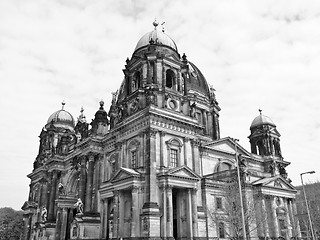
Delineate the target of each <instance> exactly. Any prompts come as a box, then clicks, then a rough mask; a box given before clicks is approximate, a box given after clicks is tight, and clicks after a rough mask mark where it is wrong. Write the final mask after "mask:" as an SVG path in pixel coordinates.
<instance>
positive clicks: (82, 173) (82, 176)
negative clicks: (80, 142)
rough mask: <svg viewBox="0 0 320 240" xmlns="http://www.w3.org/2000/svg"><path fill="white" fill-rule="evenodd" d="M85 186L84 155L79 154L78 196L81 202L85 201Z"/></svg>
mask: <svg viewBox="0 0 320 240" xmlns="http://www.w3.org/2000/svg"><path fill="white" fill-rule="evenodd" d="M85 187H86V156H81V166H80V182H79V197H80V199H81V201H82V202H83V203H84V202H85V193H86V189H85Z"/></svg>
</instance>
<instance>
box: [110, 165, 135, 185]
mask: <svg viewBox="0 0 320 240" xmlns="http://www.w3.org/2000/svg"><path fill="white" fill-rule="evenodd" d="M140 176H141V174H140V173H139V172H137V171H135V170H133V169H130V168H123V167H122V168H120V169H119V170H118V171H117V172H116V174H115V175H114V176H113V177H112V178H111V182H116V181H120V180H124V179H128V178H134V177H140Z"/></svg>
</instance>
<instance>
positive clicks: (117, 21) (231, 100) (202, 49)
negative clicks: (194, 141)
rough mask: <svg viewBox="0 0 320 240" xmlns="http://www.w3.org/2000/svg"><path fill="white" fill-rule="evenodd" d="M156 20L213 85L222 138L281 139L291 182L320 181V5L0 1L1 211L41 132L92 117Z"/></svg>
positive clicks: (21, 192)
mask: <svg viewBox="0 0 320 240" xmlns="http://www.w3.org/2000/svg"><path fill="white" fill-rule="evenodd" d="M155 17H156V18H157V20H158V21H159V22H165V29H166V33H167V34H168V35H169V36H171V38H172V39H174V41H175V43H176V44H177V46H178V50H179V53H180V54H181V55H182V54H183V53H186V55H187V57H188V60H190V61H192V62H193V63H194V64H195V65H196V66H197V67H198V68H199V69H200V70H201V71H202V73H203V74H204V76H205V77H206V79H207V81H208V83H209V84H211V85H213V87H214V88H215V89H216V96H217V100H218V101H219V104H220V107H221V109H222V110H221V112H220V128H221V137H226V136H231V137H234V138H238V139H240V144H241V145H242V146H244V147H245V148H246V149H247V150H250V146H249V141H248V138H247V137H248V136H249V134H250V131H249V127H250V124H251V122H252V120H253V119H254V118H255V117H256V116H257V115H258V114H259V112H258V109H259V108H261V109H262V113H263V114H264V115H266V116H269V117H270V118H271V119H272V120H273V122H274V123H275V124H276V125H277V129H278V131H279V132H280V133H281V135H282V136H281V147H282V154H283V156H284V159H285V160H286V161H289V162H291V165H290V166H289V167H288V168H287V170H288V173H289V177H290V178H291V179H292V180H293V184H294V185H299V184H300V175H299V174H300V173H301V172H305V171H310V170H315V171H316V174H313V175H305V178H304V179H305V181H306V182H308V181H315V180H317V179H319V174H320V163H319V162H320V157H319V152H318V149H319V148H320V120H319V118H320V111H319V108H320V107H319V106H320V82H319V80H320V1H308V0H303V1H294V0H288V1H279V0H275V1H271V0H269V1H263V0H259V1H256V0H252V1H244V0H242V1H239V0H237V1H231V0H223V1H221V0H220V1H213V0H208V1H186V0H175V1H172V0H171V1H170V0H168V1H159V0H158V1H150V0H145V1H128V0H127V1H125V0H114V1H111V0H110V1H109V0H105V1H102V0H101V1H94V0H90V1H89V0H88V1H85V0H60V1H58V0H57V1H42V0H28V1H25V0H2V1H0V83H1V85H0V110H1V113H0V114H1V118H0V137H1V140H0V141H1V142H0V143H1V144H0V161H1V168H0V188H1V194H0V207H4V206H10V207H13V208H15V209H20V207H21V206H22V204H23V203H24V201H26V200H27V197H28V191H29V187H28V185H29V183H30V181H29V179H28V178H27V177H26V175H27V174H28V173H30V172H31V171H32V167H33V165H32V164H33V161H34V159H35V157H36V155H37V152H38V147H39V138H38V136H39V134H40V132H41V129H42V127H43V126H44V125H45V124H46V122H47V119H48V117H49V116H50V115H51V114H52V113H53V112H55V111H57V110H59V109H60V108H61V102H62V101H63V100H65V102H66V106H65V110H67V111H69V112H70V113H71V114H72V115H73V116H74V118H75V119H76V118H77V116H79V114H80V108H81V107H82V106H83V107H84V109H85V111H84V113H85V115H86V117H87V120H89V121H91V119H92V118H93V117H94V113H95V112H96V111H97V110H98V108H99V101H100V100H101V99H103V100H104V101H105V107H106V109H109V106H110V102H111V92H113V91H116V90H117V89H118V88H119V87H120V84H121V81H122V79H123V72H122V69H123V68H124V64H125V60H126V58H127V57H131V55H132V53H133V50H134V48H135V46H136V43H137V42H138V40H139V39H140V37H141V36H142V35H144V34H145V33H147V32H149V31H151V30H153V26H152V22H153V21H154V19H155Z"/></svg>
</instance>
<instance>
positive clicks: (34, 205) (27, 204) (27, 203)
mask: <svg viewBox="0 0 320 240" xmlns="http://www.w3.org/2000/svg"><path fill="white" fill-rule="evenodd" d="M37 207H38V204H37V203H35V202H31V201H25V202H24V204H23V205H22V207H21V209H22V210H24V211H26V210H28V209H30V208H37Z"/></svg>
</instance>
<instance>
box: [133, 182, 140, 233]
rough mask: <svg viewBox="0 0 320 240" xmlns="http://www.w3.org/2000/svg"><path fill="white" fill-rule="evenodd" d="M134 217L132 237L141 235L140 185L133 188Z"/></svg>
mask: <svg viewBox="0 0 320 240" xmlns="http://www.w3.org/2000/svg"><path fill="white" fill-rule="evenodd" d="M131 200H132V219H131V237H139V229H140V214H139V187H136V186H134V187H133V188H132V190H131Z"/></svg>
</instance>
